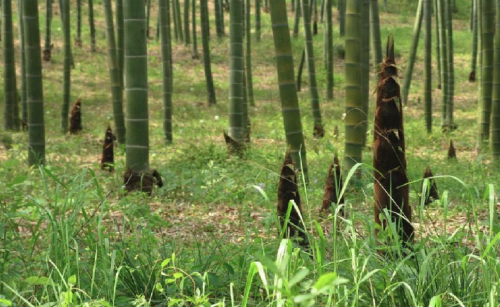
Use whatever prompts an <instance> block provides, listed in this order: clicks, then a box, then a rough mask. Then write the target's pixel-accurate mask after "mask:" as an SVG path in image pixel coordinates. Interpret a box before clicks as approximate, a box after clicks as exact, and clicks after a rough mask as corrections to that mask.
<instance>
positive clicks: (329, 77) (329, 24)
mask: <svg viewBox="0 0 500 307" xmlns="http://www.w3.org/2000/svg"><path fill="white" fill-rule="evenodd" d="M325 6H326V8H325V12H326V31H325V32H326V33H325V35H326V46H327V60H326V99H328V100H333V87H334V78H333V74H334V67H335V66H334V64H335V63H334V59H333V16H332V7H333V1H332V0H325Z"/></svg>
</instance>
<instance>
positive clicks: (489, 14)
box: [479, 0, 495, 141]
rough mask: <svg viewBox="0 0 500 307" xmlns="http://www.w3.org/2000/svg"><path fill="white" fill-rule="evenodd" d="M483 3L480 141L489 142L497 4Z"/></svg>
mask: <svg viewBox="0 0 500 307" xmlns="http://www.w3.org/2000/svg"><path fill="white" fill-rule="evenodd" d="M481 1H482V4H483V5H482V15H483V16H482V35H481V36H482V39H481V49H482V54H483V55H482V57H483V58H482V68H481V97H480V104H479V107H480V114H479V129H480V130H479V139H480V140H481V141H488V138H489V134H490V117H491V101H492V97H491V94H492V92H493V60H494V57H493V39H494V34H495V4H494V2H493V1H492V0H481Z"/></svg>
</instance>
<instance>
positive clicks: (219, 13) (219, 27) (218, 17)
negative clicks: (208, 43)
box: [214, 0, 224, 38]
mask: <svg viewBox="0 0 500 307" xmlns="http://www.w3.org/2000/svg"><path fill="white" fill-rule="evenodd" d="M214 9H215V32H216V33H217V37H218V38H222V37H224V19H223V18H224V10H223V9H222V3H221V1H220V0H214Z"/></svg>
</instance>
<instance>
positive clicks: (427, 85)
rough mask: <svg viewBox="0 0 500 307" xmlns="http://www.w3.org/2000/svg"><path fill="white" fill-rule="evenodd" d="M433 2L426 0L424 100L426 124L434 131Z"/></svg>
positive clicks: (430, 131) (428, 131) (429, 129)
mask: <svg viewBox="0 0 500 307" xmlns="http://www.w3.org/2000/svg"><path fill="white" fill-rule="evenodd" d="M431 5H432V3H431V0H424V101H425V112H424V113H425V126H426V128H427V133H428V134H431V133H432V32H431V28H432V27H431V26H432V9H431V8H432V7H431Z"/></svg>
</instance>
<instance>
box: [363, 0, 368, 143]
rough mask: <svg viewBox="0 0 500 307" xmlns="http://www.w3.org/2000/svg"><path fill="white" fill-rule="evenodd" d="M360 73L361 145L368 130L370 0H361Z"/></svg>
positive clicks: (364, 141)
mask: <svg viewBox="0 0 500 307" xmlns="http://www.w3.org/2000/svg"><path fill="white" fill-rule="evenodd" d="M361 27H362V30H361V35H362V41H361V53H362V54H361V73H362V79H361V81H362V99H361V101H362V103H363V119H362V121H361V123H362V125H363V126H364V127H363V128H362V129H363V131H365V133H364V138H363V147H365V145H366V131H368V109H369V97H370V94H369V93H370V89H369V87H370V0H361Z"/></svg>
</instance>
